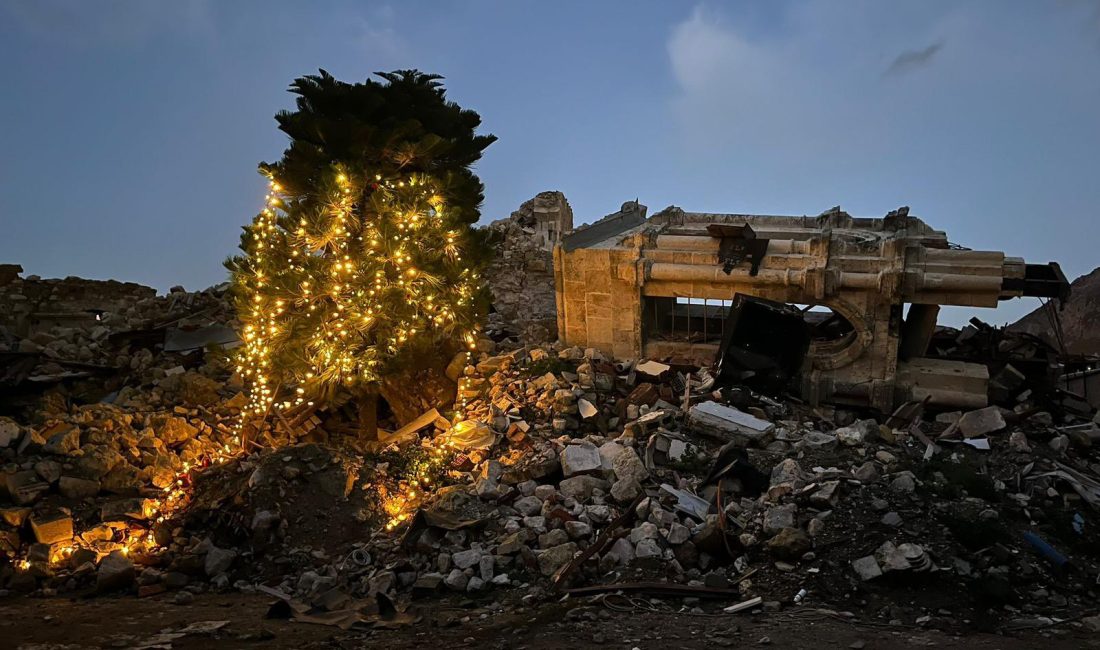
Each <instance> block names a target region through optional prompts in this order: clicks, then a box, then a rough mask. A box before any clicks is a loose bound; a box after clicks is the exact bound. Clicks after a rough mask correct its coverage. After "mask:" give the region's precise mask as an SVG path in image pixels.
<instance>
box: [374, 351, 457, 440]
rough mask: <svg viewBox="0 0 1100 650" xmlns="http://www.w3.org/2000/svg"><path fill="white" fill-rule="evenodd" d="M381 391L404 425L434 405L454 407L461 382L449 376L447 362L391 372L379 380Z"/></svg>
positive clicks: (396, 416) (445, 407)
mask: <svg viewBox="0 0 1100 650" xmlns="http://www.w3.org/2000/svg"><path fill="white" fill-rule="evenodd" d="M445 361H446V360H444V362H445ZM378 391H379V393H381V395H382V397H383V398H384V399H385V400H386V403H387V404H389V406H390V410H391V411H393V415H394V417H395V418H396V419H397V422H398V424H400V425H404V424H408V423H409V422H412V421H413V420H415V419H416V418H417V417H419V416H420V415H422V414H423V413H424V412H425V411H428V410H431V409H433V408H435V409H439V410H440V411H443V410H447V409H449V408H451V407H452V406H453V405H454V402H455V397H456V395H457V394H458V385H457V384H456V383H455V382H453V381H451V380H450V378H449V377H447V374H446V368H445V367H444V366H443V365H439V364H433V365H432V366H430V367H427V368H417V369H410V370H403V371H400V372H396V373H393V374H391V375H387V376H386V377H384V378H382V380H381V381H379V382H378Z"/></svg>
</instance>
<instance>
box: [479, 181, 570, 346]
mask: <svg viewBox="0 0 1100 650" xmlns="http://www.w3.org/2000/svg"><path fill="white" fill-rule="evenodd" d="M487 228H488V231H489V235H490V241H491V243H492V245H493V248H494V252H495V254H494V256H493V258H492V260H491V261H490V263H489V269H488V270H487V272H486V274H485V277H486V279H487V281H488V284H489V289H490V292H491V293H492V297H493V308H494V309H495V310H496V313H497V314H498V315H499V317H500V318H502V319H503V320H505V321H507V322H509V323H510V324H512V325H513V326H515V327H516V329H518V330H519V331H521V332H523V331H524V330H527V329H529V328H534V329H535V330H537V331H535V332H531V333H530V335H529V336H527V337H525V338H528V339H536V340H546V339H550V340H552V339H553V334H554V331H555V329H556V326H557V321H556V315H555V305H556V299H555V297H554V259H553V250H554V246H555V245H557V244H558V243H559V242H560V241H561V238H562V236H563V235H565V234H566V233H568V232H570V231H572V230H573V210H572V208H570V206H569V202H568V201H567V200H566V199H565V195H564V194H562V193H561V192H539V193H538V195H536V196H535V197H534V198H532V199H530V200H528V201H525V202H524V203H523V205H521V206H520V207H519V209H518V210H516V211H515V212H513V213H512V214H511V216H509V217H508V218H506V219H498V220H496V221H494V222H492V223H491V224H489V226H488V227H487Z"/></svg>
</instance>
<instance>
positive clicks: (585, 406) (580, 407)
mask: <svg viewBox="0 0 1100 650" xmlns="http://www.w3.org/2000/svg"><path fill="white" fill-rule="evenodd" d="M577 412H578V413H580V416H581V417H582V418H584V419H585V420H587V419H588V418H591V417H595V415H596V414H597V413H599V412H600V410H599V409H598V408H596V407H595V406H594V405H593V404H592V402H589V401H588V400H586V399H584V398H583V397H582V398H581V399H579V400H577Z"/></svg>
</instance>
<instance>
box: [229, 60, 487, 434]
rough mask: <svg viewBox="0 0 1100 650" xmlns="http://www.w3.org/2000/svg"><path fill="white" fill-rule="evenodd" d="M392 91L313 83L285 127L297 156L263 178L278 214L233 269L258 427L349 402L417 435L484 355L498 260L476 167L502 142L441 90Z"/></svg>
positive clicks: (419, 79) (396, 78)
mask: <svg viewBox="0 0 1100 650" xmlns="http://www.w3.org/2000/svg"><path fill="white" fill-rule="evenodd" d="M378 76H379V77H380V78H381V81H376V80H368V81H365V82H363V83H354V84H349V83H345V82H341V81H338V80H336V79H335V78H333V77H332V76H331V75H329V74H328V73H327V72H325V71H324V70H321V71H320V74H319V75H311V76H306V77H302V78H300V79H297V80H296V81H295V82H294V83H293V84H292V85H291V88H290V90H291V92H292V93H294V94H296V95H298V98H297V108H296V110H293V111H283V112H281V113H279V114H278V115H277V116H276V121H277V122H278V124H279V128H280V130H282V131H283V132H285V133H286V134H287V135H288V136H289V137H290V146H289V147H288V148H287V149H286V151H285V152H284V153H283V157H282V159H280V160H279V161H278V162H274V163H263V164H261V165H260V171H261V173H262V174H264V175H265V176H266V177H267V178H268V180H269V183H270V191H269V193H268V196H267V205H266V207H265V208H264V210H263V211H262V212H260V214H259V215H257V216H256V218H255V219H254V220H253V222H252V224H251V225H249V226H246V227H245V228H244V234H243V236H242V238H241V250H242V251H243V255H240V256H237V257H234V258H231V259H230V260H229V261H228V262H227V266H228V268H229V269H230V271H231V274H232V281H233V286H234V295H235V298H236V300H237V310H238V316H239V319H240V321H241V325H242V332H241V336H242V339H243V340H244V345H243V346H242V348H241V350H240V353H239V360H238V366H239V369H240V372H241V374H242V375H243V377H244V378H245V380H246V381H248V382H249V383H250V385H251V387H252V391H251V395H252V403H251V405H250V408H251V409H252V410H253V411H254V412H256V413H266V412H268V411H269V410H270V409H271V408H272V407H276V408H278V407H280V406H286V405H288V404H290V405H293V404H300V403H301V402H303V401H315V400H318V401H321V402H323V401H324V400H326V399H329V398H330V396H331V395H332V394H333V389H334V388H337V387H346V388H350V389H352V390H353V391H358V392H360V393H361V394H362V395H365V396H367V397H368V398H373V396H375V395H377V394H378V391H379V390H381V392H382V394H383V396H385V397H387V399H388V400H389V401H391V402H394V403H395V404H396V403H397V402H400V403H402V404H405V405H406V406H405V408H394V413H395V414H396V415H397V416H398V419H399V420H408V419H410V416H412V415H418V414H419V413H417V412H414V411H415V410H416V408H417V406H415V405H424V404H427V403H430V402H431V401H433V400H438V398H437V396H433V397H432V398H430V399H425V400H421V401H420V402H418V401H417V400H416V399H415V397H416V396H417V394H418V393H424V392H425V391H427V390H429V389H431V390H433V391H435V392H436V393H438V392H439V390H440V389H439V386H440V385H441V383H445V382H446V380H445V379H442V378H441V377H442V372H441V369H442V368H443V367H444V366H445V365H446V364H447V362H448V361H449V360H450V358H451V357H453V356H454V354H455V353H456V352H457V351H459V350H461V349H463V348H464V347H469V346H472V345H473V342H474V340H475V339H474V337H475V330H476V327H477V324H478V322H479V320H480V317H481V316H482V315H483V305H484V298H483V291H482V289H481V287H482V282H481V278H480V277H479V272H480V269H481V268H482V266H483V262H484V258H485V257H486V253H485V246H484V244H483V243H482V240H481V238H480V237H479V235H478V232H477V231H475V230H474V229H473V228H472V225H473V224H474V223H476V222H477V220H478V217H479V216H480V213H479V206H480V204H481V201H482V198H483V196H482V192H483V186H482V184H481V181H480V180H479V179H478V177H477V176H476V175H474V173H473V172H472V171H471V166H472V165H473V163H474V162H476V161H477V160H478V159H479V158H480V157H481V152H482V151H483V150H484V149H485V148H486V147H487V146H488V145H489V144H491V143H492V142H493V141H494V140H495V137H494V136H491V135H477V134H476V133H475V131H476V129H477V127H478V126H479V124H480V123H481V118H480V117H479V116H478V114H477V113H475V112H473V111H470V110H465V109H462V108H461V107H459V106H458V105H457V104H455V103H453V102H450V101H448V100H447V99H446V97H445V93H444V89H443V88H442V86H441V84H440V82H439V79H440V77H438V76H436V75H429V74H424V73H421V72H418V71H415V70H400V71H397V72H394V73H379V74H378ZM395 376H400V377H402V378H403V381H401V382H394V381H390V380H392V378H393V377H395ZM387 389H388V390H389V392H390V395H387ZM449 390H450V391H451V395H452V396H453V391H454V388H453V385H452V386H451V387H450V388H449ZM398 392H400V393H401V394H397V393H398ZM444 392H446V390H444ZM367 401H368V402H370V401H371V399H368V400H367ZM409 404H412V405H414V406H408V405H409ZM371 408H373V407H371ZM370 418H371V416H368V419H370ZM369 426H373V422H372V424H371V425H369Z"/></svg>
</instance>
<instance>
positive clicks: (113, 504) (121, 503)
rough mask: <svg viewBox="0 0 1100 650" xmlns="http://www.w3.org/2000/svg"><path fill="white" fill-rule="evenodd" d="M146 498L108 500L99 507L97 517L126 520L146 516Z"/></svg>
mask: <svg viewBox="0 0 1100 650" xmlns="http://www.w3.org/2000/svg"><path fill="white" fill-rule="evenodd" d="M147 501H148V499H139V498H134V499H116V500H114V501H108V502H106V503H104V504H103V505H102V506H100V508H99V518H100V519H101V520H102V521H127V520H129V519H138V520H141V519H145V518H146V514H145V513H146V502H147Z"/></svg>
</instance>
